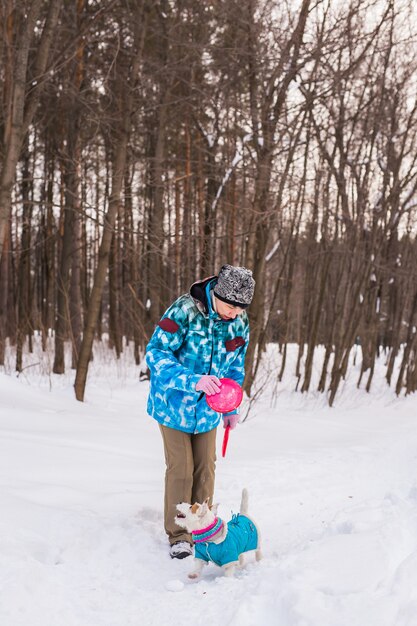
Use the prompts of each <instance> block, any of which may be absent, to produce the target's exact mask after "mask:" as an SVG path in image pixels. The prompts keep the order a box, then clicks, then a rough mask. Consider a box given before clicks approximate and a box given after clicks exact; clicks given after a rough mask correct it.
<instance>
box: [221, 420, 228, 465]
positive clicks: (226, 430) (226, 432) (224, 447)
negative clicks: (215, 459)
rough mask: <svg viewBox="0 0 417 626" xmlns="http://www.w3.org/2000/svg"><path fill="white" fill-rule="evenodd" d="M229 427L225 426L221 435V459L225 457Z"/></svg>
mask: <svg viewBox="0 0 417 626" xmlns="http://www.w3.org/2000/svg"><path fill="white" fill-rule="evenodd" d="M229 433H230V426H226V428H225V429H224V435H223V445H222V457H223V458H224V457H225V456H226V449H227V442H228V441H229Z"/></svg>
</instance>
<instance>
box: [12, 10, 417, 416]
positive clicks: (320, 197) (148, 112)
mask: <svg viewBox="0 0 417 626" xmlns="http://www.w3.org/2000/svg"><path fill="white" fill-rule="evenodd" d="M0 6H1V9H0V11H1V14H0V21H1V29H0V55H1V60H0V76H1V80H0V99H1V103H2V106H1V107H0V367H1V366H2V365H4V359H5V353H6V350H7V348H8V346H13V348H14V350H15V354H16V362H15V368H16V370H17V371H20V370H21V369H22V367H23V356H24V354H25V351H30V350H31V349H32V342H33V338H34V336H35V335H37V336H40V337H41V339H42V345H43V346H44V348H45V350H46V349H47V344H48V339H50V338H51V337H52V340H53V372H54V373H55V374H62V373H63V372H64V370H65V359H64V354H65V350H64V348H65V346H68V345H70V346H71V350H72V364H71V366H72V368H73V369H74V370H75V393H76V397H77V399H79V400H82V399H83V397H84V390H85V385H86V380H87V374H88V364H89V361H90V359H91V355H92V349H93V344H94V342H97V341H98V342H100V341H103V338H104V337H106V341H107V342H108V348H109V350H111V351H113V353H114V358H118V357H119V356H120V355H121V353H122V351H123V350H124V347H125V346H126V344H131V345H133V346H134V357H135V360H136V363H137V364H140V363H141V361H142V359H143V354H144V349H145V346H146V343H147V341H148V340H149V338H150V335H151V334H152V331H153V328H154V326H155V324H156V322H157V321H158V320H159V318H160V316H161V315H162V314H163V312H164V310H165V309H166V307H167V306H168V305H169V304H170V303H171V302H172V301H173V300H174V299H175V298H176V297H177V296H178V295H180V294H181V293H185V292H186V291H188V289H189V287H190V285H191V284H192V283H193V282H194V281H195V280H197V279H198V278H202V277H204V276H210V275H213V274H216V273H217V272H218V270H219V269H220V267H221V265H223V264H224V263H231V264H234V265H242V266H245V267H248V268H250V269H252V271H253V274H254V278H255V280H256V291H255V297H254V300H253V302H252V304H251V307H250V309H249V310H248V311H249V317H250V324H251V340H250V344H249V348H248V353H247V359H246V380H245V390H246V392H247V394H248V395H250V394H251V390H252V388H253V384H254V381H255V379H256V376H257V373H258V371H259V367H260V364H261V361H262V356H263V354H264V352H265V350H266V347H267V346H268V345H269V344H271V343H274V344H277V346H278V347H279V351H280V354H281V356H282V358H281V359H280V363H279V365H278V364H277V366H276V369H275V371H274V372H273V375H274V376H275V377H276V379H277V380H280V378H281V377H282V376H283V371H284V368H285V366H286V353H287V348H288V346H289V345H290V344H296V345H297V346H298V360H297V366H296V372H295V374H296V376H297V379H298V381H299V383H298V385H297V389H298V391H300V392H307V391H309V390H310V389H311V387H312V372H313V367H314V368H319V369H320V372H321V375H320V381H319V385H318V388H317V389H318V391H320V392H322V393H323V394H327V396H328V402H329V404H330V405H332V404H333V402H334V400H335V397H336V395H337V392H338V389H339V387H340V384H341V382H342V381H343V379H344V377H345V376H346V373H347V371H348V368H349V364H350V363H351V355H352V350H353V348H354V347H355V346H360V354H361V367H360V376H359V379H358V381H357V384H358V385H361V386H363V387H364V388H365V389H366V390H368V391H370V390H371V386H372V380H373V374H374V369H375V363H376V360H377V359H378V358H383V359H384V363H385V376H386V380H387V384H389V385H391V386H392V388H393V389H394V390H395V393H396V394H397V395H400V394H408V393H412V392H415V391H416V390H417V240H416V234H417V149H416V146H417V39H416V35H417V32H416V31H417V20H416V7H415V3H414V2H413V0H346V1H344V2H341V1H339V0H281V1H279V2H278V1H277V0H213V1H211V2H207V1H206V0H200V1H198V2H196V1H195V0H1V3H0ZM319 346H320V347H324V351H323V350H320V351H318V347H319ZM318 352H319V353H320V355H321V356H320V357H319V355H318ZM323 354H324V358H323Z"/></svg>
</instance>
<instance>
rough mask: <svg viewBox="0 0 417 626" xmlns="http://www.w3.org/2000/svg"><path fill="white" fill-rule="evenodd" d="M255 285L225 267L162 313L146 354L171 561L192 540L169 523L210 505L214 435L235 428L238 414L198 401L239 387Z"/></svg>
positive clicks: (187, 550) (240, 270)
mask: <svg viewBox="0 0 417 626" xmlns="http://www.w3.org/2000/svg"><path fill="white" fill-rule="evenodd" d="M254 288H255V281H254V280H253V278H252V272H251V271H250V270H248V269H246V268H244V267H234V266H232V265H223V267H222V268H221V270H220V272H219V275H218V276H211V277H210V278H206V279H204V280H202V281H200V282H197V283H194V284H193V285H192V287H191V289H190V292H189V293H188V294H185V295H183V296H180V297H179V298H178V299H177V300H176V301H175V302H174V303H173V304H172V305H171V306H170V307H169V309H168V310H167V311H166V312H165V314H164V315H163V317H162V319H161V320H160V322H159V323H158V325H157V327H156V329H155V331H154V333H153V335H152V337H151V340H150V341H149V344H148V346H147V348H146V361H147V364H148V366H149V369H150V372H151V382H150V392H149V399H148V413H149V415H151V416H152V417H153V418H154V419H156V420H157V422H159V427H160V430H161V433H162V438H163V443H164V452H165V462H166V473H165V505H164V523H165V530H166V533H167V535H168V539H169V543H170V546H171V548H170V554H171V556H172V557H173V558H180V559H181V558H184V557H186V556H188V555H190V554H191V553H192V548H191V537H190V535H188V534H187V533H186V531H185V530H184V529H181V528H179V527H178V526H176V524H175V522H174V518H175V513H176V509H175V507H176V505H177V504H178V503H179V502H204V500H205V499H206V498H207V497H209V498H210V499H211V498H212V497H213V491H214V473H215V462H216V428H217V426H218V424H219V422H220V420H221V419H222V418H223V423H224V426H226V425H230V426H231V428H234V427H235V426H236V424H237V422H238V419H239V416H238V412H237V411H233V412H232V413H227V414H225V415H223V416H221V415H220V414H219V413H217V412H216V411H214V410H213V409H211V408H210V407H209V406H208V404H207V402H206V401H205V399H204V396H205V394H207V395H212V394H214V393H218V392H219V391H220V380H219V379H220V378H224V377H227V378H233V379H234V380H236V381H237V382H238V383H239V384H242V382H243V379H244V375H245V372H244V361H245V354H246V349H247V346H248V340H249V323H248V317H247V315H246V312H245V309H246V308H247V307H248V306H249V304H250V303H251V301H252V298H253V293H254Z"/></svg>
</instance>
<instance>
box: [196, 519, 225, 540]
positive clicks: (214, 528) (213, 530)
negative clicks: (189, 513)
mask: <svg viewBox="0 0 417 626" xmlns="http://www.w3.org/2000/svg"><path fill="white" fill-rule="evenodd" d="M223 526H224V524H223V520H222V519H220V517H216V518H214V522H213V523H212V524H210V526H207V528H202V529H201V530H193V532H192V533H191V534H192V537H193V541H194V543H202V542H203V541H208V540H209V539H211V538H212V537H214V535H217V533H218V532H220V531H221V530H222V528H223Z"/></svg>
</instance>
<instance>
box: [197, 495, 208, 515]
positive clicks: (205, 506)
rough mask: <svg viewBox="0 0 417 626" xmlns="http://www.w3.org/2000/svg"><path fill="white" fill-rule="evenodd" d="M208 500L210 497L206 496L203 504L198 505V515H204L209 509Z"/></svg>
mask: <svg viewBox="0 0 417 626" xmlns="http://www.w3.org/2000/svg"><path fill="white" fill-rule="evenodd" d="M209 501H210V497H208V498H206V499H205V500H204V502H203V504H202V505H201V506H200V510H199V512H198V514H199V516H200V517H204V515H205V514H206V513H207V511H208V510H209V508H210V505H209Z"/></svg>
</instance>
